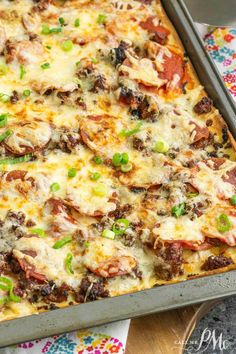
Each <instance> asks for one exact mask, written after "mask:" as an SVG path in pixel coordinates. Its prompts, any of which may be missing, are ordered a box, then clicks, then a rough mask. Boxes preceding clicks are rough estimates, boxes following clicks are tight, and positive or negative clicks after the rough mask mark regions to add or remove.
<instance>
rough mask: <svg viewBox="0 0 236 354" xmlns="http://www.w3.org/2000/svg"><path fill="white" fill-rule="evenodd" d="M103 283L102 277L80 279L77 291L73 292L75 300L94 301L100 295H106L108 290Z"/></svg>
mask: <svg viewBox="0 0 236 354" xmlns="http://www.w3.org/2000/svg"><path fill="white" fill-rule="evenodd" d="M104 286H105V283H104V280H103V279H95V280H90V278H89V277H85V278H83V279H82V281H81V283H80V287H79V291H78V292H77V293H76V294H75V300H76V301H77V302H86V301H87V300H88V301H94V300H96V299H98V298H101V297H108V296H109V292H108V290H105V288H104Z"/></svg>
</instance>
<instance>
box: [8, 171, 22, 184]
mask: <svg viewBox="0 0 236 354" xmlns="http://www.w3.org/2000/svg"><path fill="white" fill-rule="evenodd" d="M26 174H27V171H23V170H13V171H10V172H5V173H4V178H5V180H6V181H7V182H11V181H15V180H17V179H20V180H21V181H23V180H24V178H25V176H26Z"/></svg>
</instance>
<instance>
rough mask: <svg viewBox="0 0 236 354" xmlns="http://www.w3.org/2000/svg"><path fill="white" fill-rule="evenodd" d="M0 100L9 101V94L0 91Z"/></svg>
mask: <svg viewBox="0 0 236 354" xmlns="http://www.w3.org/2000/svg"><path fill="white" fill-rule="evenodd" d="M0 101H1V102H4V103H5V102H9V101H10V96H9V95H7V94H6V93H3V92H0Z"/></svg>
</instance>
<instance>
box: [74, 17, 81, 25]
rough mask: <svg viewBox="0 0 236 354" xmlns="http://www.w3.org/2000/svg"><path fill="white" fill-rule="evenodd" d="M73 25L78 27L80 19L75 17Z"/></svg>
mask: <svg viewBox="0 0 236 354" xmlns="http://www.w3.org/2000/svg"><path fill="white" fill-rule="evenodd" d="M74 26H75V27H79V26H80V19H79V18H77V19H76V20H75V22H74Z"/></svg>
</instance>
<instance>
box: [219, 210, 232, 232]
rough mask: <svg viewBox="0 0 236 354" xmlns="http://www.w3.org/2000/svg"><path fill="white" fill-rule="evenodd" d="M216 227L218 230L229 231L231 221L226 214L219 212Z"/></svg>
mask: <svg viewBox="0 0 236 354" xmlns="http://www.w3.org/2000/svg"><path fill="white" fill-rule="evenodd" d="M216 228H217V230H218V231H219V232H226V231H229V230H230V228H231V222H230V220H229V218H228V216H227V215H226V214H220V216H218V218H216Z"/></svg>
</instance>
